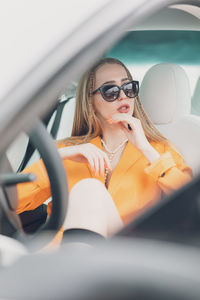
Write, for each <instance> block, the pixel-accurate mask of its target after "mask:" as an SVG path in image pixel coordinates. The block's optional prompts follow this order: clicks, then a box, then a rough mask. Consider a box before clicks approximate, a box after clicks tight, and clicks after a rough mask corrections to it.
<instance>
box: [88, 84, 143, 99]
mask: <svg viewBox="0 0 200 300" xmlns="http://www.w3.org/2000/svg"><path fill="white" fill-rule="evenodd" d="M132 82H133V83H135V84H136V85H137V86H138V92H137V95H135V96H133V97H130V96H128V95H126V92H125V91H124V89H123V88H124V86H125V85H127V84H129V83H132ZM106 86H113V87H114V86H116V87H118V89H119V94H118V96H117V98H116V99H113V100H111V101H109V100H108V99H105V98H104V94H103V88H104V87H106ZM121 90H123V92H124V93H125V95H126V96H127V97H129V98H135V97H137V96H138V93H139V81H137V80H132V81H128V82H125V83H124V84H122V86H118V85H116V84H110V85H109V84H107V85H106V84H105V85H102V86H100V87H99V88H98V89H96V90H95V91H93V92H92V94H93V95H95V94H96V93H97V92H98V91H100V93H101V96H102V98H103V99H104V100H105V101H107V102H113V101H115V100H117V99H118V98H119V95H120V91H121Z"/></svg>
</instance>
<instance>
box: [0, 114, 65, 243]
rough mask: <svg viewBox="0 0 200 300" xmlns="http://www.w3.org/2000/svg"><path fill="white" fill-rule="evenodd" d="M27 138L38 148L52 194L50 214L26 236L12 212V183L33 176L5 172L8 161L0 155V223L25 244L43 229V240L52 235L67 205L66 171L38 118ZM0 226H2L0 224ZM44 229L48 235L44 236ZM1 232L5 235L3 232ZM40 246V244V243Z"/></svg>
mask: <svg viewBox="0 0 200 300" xmlns="http://www.w3.org/2000/svg"><path fill="white" fill-rule="evenodd" d="M29 137H30V140H31V142H32V143H33V144H34V146H35V147H36V148H37V149H38V151H39V153H40V155H41V158H42V159H43V162H44V165H45V167H46V170H47V173H48V176H49V181H50V188H51V193H52V212H51V215H50V217H49V219H48V221H47V222H46V223H45V224H44V225H43V226H41V228H40V229H39V230H38V231H37V232H36V233H35V234H34V235H32V236H30V235H29V236H27V235H25V234H24V233H22V232H21V231H20V230H19V229H20V226H19V224H20V222H19V220H18V216H17V215H16V214H15V211H16V208H17V193H16V188H15V186H14V185H15V184H16V183H20V182H23V181H26V180H32V177H31V176H33V175H30V174H27V175H22V174H14V173H7V174H5V171H7V172H8V169H10V167H9V164H8V160H6V159H5V157H2V158H1V162H0V184H1V188H0V206H1V208H2V210H1V212H3V213H1V215H0V219H1V224H3V222H4V221H5V220H6V221H7V222H6V228H9V226H10V227H11V228H12V229H13V230H12V234H11V235H12V236H13V234H14V233H15V232H17V236H18V238H19V239H20V240H21V241H23V242H24V243H25V244H27V242H28V243H29V242H30V241H33V242H34V241H35V239H36V238H38V237H40V236H41V235H42V234H43V232H45V243H47V242H48V240H51V239H52V235H53V236H54V235H56V233H57V232H58V231H59V229H60V227H61V226H62V225H63V222H64V219H65V215H66V211H67V204H68V188H67V179H66V173H65V170H64V167H63V164H62V160H61V158H60V156H59V154H58V151H57V149H56V146H55V143H54V141H53V139H52V138H51V136H50V135H49V134H48V132H47V130H46V128H45V127H44V125H43V124H42V122H41V121H39V120H38V121H37V122H36V125H35V127H34V129H33V130H32V132H31V133H30V134H29ZM24 177H25V178H24ZM4 227H5V226H4ZM0 228H3V227H2V226H0ZM1 232H2V230H1ZM46 232H49V233H51V234H49V235H46ZM2 233H3V234H6V235H9V234H8V233H7V232H5V233H4V232H2ZM41 241H42V239H41V238H40V242H41ZM43 244H44V243H43ZM40 246H41V247H42V246H43V245H40Z"/></svg>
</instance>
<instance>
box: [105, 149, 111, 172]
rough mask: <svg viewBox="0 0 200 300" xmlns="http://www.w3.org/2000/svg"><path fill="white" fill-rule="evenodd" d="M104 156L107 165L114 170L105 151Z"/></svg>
mask: <svg viewBox="0 0 200 300" xmlns="http://www.w3.org/2000/svg"><path fill="white" fill-rule="evenodd" d="M103 158H104V163H105V167H106V168H108V169H110V170H111V171H112V166H111V163H110V160H109V158H108V155H107V154H106V153H105V152H103Z"/></svg>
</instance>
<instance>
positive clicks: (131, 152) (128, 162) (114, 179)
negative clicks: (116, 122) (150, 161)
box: [88, 136, 143, 196]
mask: <svg viewBox="0 0 200 300" xmlns="http://www.w3.org/2000/svg"><path fill="white" fill-rule="evenodd" d="M90 143H91V144H93V145H95V146H97V147H98V148H100V149H101V150H102V145H101V140H100V137H99V136H98V137H96V138H94V139H92V140H91V141H90ZM142 156H143V154H142V153H141V152H140V151H139V150H138V149H137V148H136V147H134V146H133V145H132V144H131V143H130V142H129V141H128V143H127V145H126V147H125V149H124V151H123V154H122V157H121V159H120V161H119V163H118V164H117V166H116V168H115V169H114V171H113V173H112V176H111V179H110V182H109V186H108V191H109V192H110V193H111V194H112V195H113V196H114V194H115V192H116V190H117V188H118V186H119V184H120V182H121V181H123V175H124V173H125V172H126V171H127V170H128V169H129V168H130V167H132V166H133V165H134V164H135V163H136V162H137V161H138V159H140V158H141V157H142ZM88 169H89V172H90V174H91V177H93V178H97V179H99V180H100V181H101V182H103V183H104V176H98V177H96V176H95V175H94V173H93V172H92V171H91V169H90V167H89V165H88Z"/></svg>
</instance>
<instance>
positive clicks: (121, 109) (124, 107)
mask: <svg viewBox="0 0 200 300" xmlns="http://www.w3.org/2000/svg"><path fill="white" fill-rule="evenodd" d="M129 109H130V106H129V105H128V104H123V105H121V106H120V107H119V108H118V109H117V110H118V112H120V113H128V112H129Z"/></svg>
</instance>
